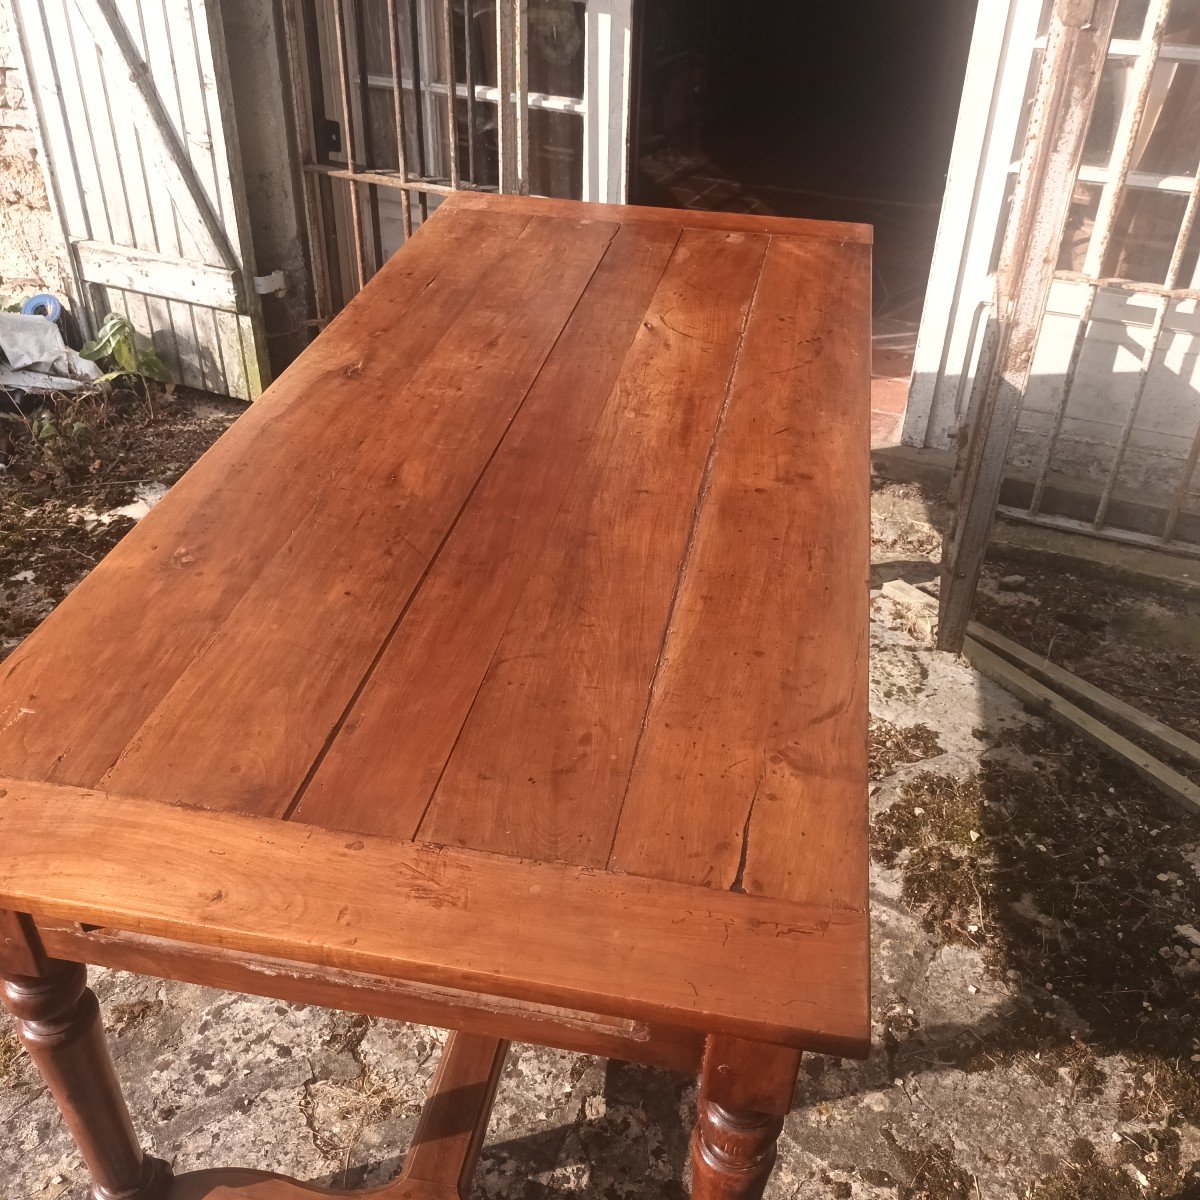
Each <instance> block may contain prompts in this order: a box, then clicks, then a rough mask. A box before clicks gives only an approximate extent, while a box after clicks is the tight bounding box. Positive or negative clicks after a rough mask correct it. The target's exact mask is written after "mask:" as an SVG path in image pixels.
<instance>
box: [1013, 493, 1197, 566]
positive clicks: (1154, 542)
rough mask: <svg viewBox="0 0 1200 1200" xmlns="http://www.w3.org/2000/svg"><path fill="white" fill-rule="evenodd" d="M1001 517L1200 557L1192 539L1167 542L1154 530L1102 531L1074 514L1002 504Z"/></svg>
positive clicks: (1112, 529) (1110, 528)
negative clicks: (1053, 513)
mask: <svg viewBox="0 0 1200 1200" xmlns="http://www.w3.org/2000/svg"><path fill="white" fill-rule="evenodd" d="M996 511H997V513H999V515H1000V516H1002V517H1005V518H1007V519H1008V520H1010V521H1018V522H1020V523H1022V524H1031V525H1042V526H1045V527H1047V528H1049V529H1061V530H1063V531H1064V532H1065V533H1080V534H1084V535H1086V536H1087V537H1095V538H1103V539H1104V540H1105V541H1109V542H1120V543H1122V544H1124V545H1129V546H1145V547H1147V548H1149V549H1151V550H1164V551H1166V552H1167V553H1169V554H1178V555H1180V556H1181V557H1185V558H1197V557H1200V545H1195V544H1193V543H1192V542H1176V541H1171V542H1164V541H1163V540H1162V538H1160V537H1156V536H1155V535H1154V534H1152V533H1139V532H1138V531H1137V530H1135V529H1117V528H1114V527H1112V526H1110V527H1108V528H1107V529H1104V530H1103V531H1101V530H1098V529H1097V528H1096V527H1095V526H1094V525H1093V524H1092V523H1091V522H1090V521H1077V520H1075V519H1074V518H1073V517H1056V516H1049V515H1047V514H1046V513H1041V514H1039V515H1038V516H1037V517H1031V516H1030V515H1029V513H1028V511H1027V510H1026V509H1024V508H1012V507H1010V506H1008V505H1004V504H1002V505H1000V507H999V508H997V509H996Z"/></svg>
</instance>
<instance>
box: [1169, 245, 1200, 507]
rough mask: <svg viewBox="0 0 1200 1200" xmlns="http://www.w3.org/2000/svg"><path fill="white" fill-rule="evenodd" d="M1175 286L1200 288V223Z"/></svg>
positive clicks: (1187, 249)
mask: <svg viewBox="0 0 1200 1200" xmlns="http://www.w3.org/2000/svg"><path fill="white" fill-rule="evenodd" d="M1175 285H1176V287H1181V288H1196V287H1200V221H1197V222H1196V223H1195V224H1194V225H1193V226H1192V234H1191V237H1189V238H1188V240H1187V245H1186V246H1185V247H1184V250H1183V261H1182V263H1180V266H1179V278H1178V279H1177V280H1176V281H1175ZM1196 482H1197V483H1198V484H1200V478H1197V480H1196Z"/></svg>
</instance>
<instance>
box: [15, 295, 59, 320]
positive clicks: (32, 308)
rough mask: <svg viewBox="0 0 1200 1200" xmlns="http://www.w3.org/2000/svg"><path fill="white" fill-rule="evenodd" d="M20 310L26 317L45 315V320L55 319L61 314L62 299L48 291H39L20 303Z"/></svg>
mask: <svg viewBox="0 0 1200 1200" xmlns="http://www.w3.org/2000/svg"><path fill="white" fill-rule="evenodd" d="M21 311H22V312H23V313H24V314H25V315H26V316H27V317H45V318H46V320H47V321H57V320H58V318H59V317H61V316H62V301H61V300H59V298H58V297H57V296H52V295H50V293H49V292H41V293H39V294H38V295H36V296H30V297H29V299H28V300H26V301H25V303H24V304H22V305H21Z"/></svg>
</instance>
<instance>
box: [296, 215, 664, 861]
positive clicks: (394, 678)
mask: <svg viewBox="0 0 1200 1200" xmlns="http://www.w3.org/2000/svg"><path fill="white" fill-rule="evenodd" d="M678 236H679V235H678V232H677V231H676V230H673V229H670V228H669V227H667V226H661V227H655V226H647V225H634V226H628V227H622V228H621V230H620V231H619V232H618V233H617V235H616V237H615V238H614V240H613V242H612V244H611V246H610V247H609V249H608V252H607V253H606V255H605V257H604V260H603V262H602V263H601V265H600V267H599V269H598V270H597V272H596V274H595V276H594V277H593V279H592V281H591V283H590V284H589V286H588V289H587V291H586V293H585V294H584V296H583V299H582V300H581V301H580V303H579V306H578V308H577V309H576V310H575V313H574V314H573V316H572V318H571V320H570V322H569V323H568V325H567V327H566V328H565V329H564V331H563V333H562V336H561V337H560V338H559V340H558V342H557V344H556V345H555V347H554V350H553V352H552V353H551V355H550V357H549V359H548V360H547V362H546V365H545V366H544V367H543V368H542V371H541V373H540V374H539V375H538V378H537V382H536V383H535V384H534V386H533V388H532V389H531V390H530V393H529V396H528V397H527V399H526V401H525V403H524V404H523V405H522V407H521V411H520V413H519V414H518V416H517V418H516V420H515V421H514V422H513V427H512V429H511V431H510V432H509V434H508V436H507V437H506V438H505V440H504V443H503V445H502V446H501V447H500V449H499V451H498V452H497V454H496V458H495V461H494V462H493V464H492V466H491V467H490V468H489V470H488V473H487V475H485V477H484V479H483V481H482V482H481V484H480V486H479V488H478V490H477V491H476V493H475V494H474V496H473V497H472V498H471V501H470V503H469V504H468V506H467V508H466V510H465V511H464V513H463V516H462V518H461V520H460V521H459V522H458V524H457V526H456V527H455V529H454V531H453V533H452V534H451V535H450V538H449V539H448V540H447V542H446V545H445V547H444V548H443V549H442V551H441V553H440V554H439V555H438V559H437V562H436V563H435V564H434V566H433V568H432V570H431V571H430V573H429V576H428V578H427V579H426V580H425V582H424V583H423V584H422V585H421V590H420V591H419V592H418V593H417V596H416V597H415V599H414V601H413V604H412V607H411V608H410V609H409V611H408V613H407V614H406V615H405V618H404V620H403V622H402V623H401V625H400V627H399V629H398V630H397V631H396V635H395V637H394V638H393V640H392V641H391V643H390V644H389V646H388V648H387V650H386V651H385V653H384V654H383V656H382V658H381V659H380V661H379V664H378V666H377V667H376V668H375V670H374V671H373V672H372V675H371V679H370V680H369V682H368V683H367V685H366V687H365V689H364V690H363V693H362V695H361V697H359V699H358V701H357V702H356V704H355V706H354V708H353V710H352V711H351V712H350V714H349V716H348V718H347V720H346V722H345V724H344V726H343V728H342V730H341V733H340V734H339V735H338V737H337V739H336V740H335V741H334V742H333V744H332V746H331V747H330V750H329V753H328V755H327V756H326V757H325V759H324V761H323V762H322V763H321V765H320V767H319V769H318V770H317V771H316V773H315V775H314V776H313V778H312V780H311V782H310V783H309V785H308V787H307V789H306V790H305V792H304V794H303V796H302V798H301V800H300V803H299V806H298V807H297V809H296V819H297V820H302V821H306V822H309V823H311V824H315V825H327V824H330V823H331V822H336V824H337V825H338V827H339V828H345V829H356V830H360V831H362V832H364V833H378V834H387V835H394V836H399V837H413V836H414V835H415V834H416V831H417V826H418V824H419V823H420V820H421V817H422V816H423V815H424V812H425V808H426V806H427V805H428V803H429V799H430V797H431V796H432V795H433V790H434V788H435V787H436V785H437V781H438V778H439V776H440V775H441V772H442V769H443V767H444V766H445V764H446V760H447V759H448V758H449V757H450V751H451V749H452V748H453V746H454V742H455V739H456V738H457V737H458V734H459V730H461V728H462V725H463V721H464V720H465V719H466V715H467V712H468V711H469V709H470V706H471V703H472V701H473V700H474V699H475V696H476V694H477V693H478V691H479V685H480V683H481V682H482V681H483V676H484V673H485V671H486V670H487V668H488V665H489V663H490V662H491V660H492V656H493V654H494V653H495V650H496V646H497V644H498V642H499V640H500V637H501V635H502V634H503V632H504V629H505V626H506V625H507V624H508V621H509V619H510V617H511V616H512V611H513V608H514V606H515V605H516V602H517V600H518V599H519V598H520V595H521V591H522V589H523V588H524V586H525V581H526V580H527V578H528V576H529V573H530V570H531V568H532V566H533V563H534V561H535V560H536V558H537V555H538V553H539V551H540V550H541V548H542V546H543V544H544V543H545V540H546V535H547V532H548V530H549V528H550V525H551V523H552V521H553V520H554V516H555V514H556V513H557V511H558V508H559V505H560V503H561V501H562V497H563V494H564V493H565V492H566V490H567V488H568V486H569V484H570V482H571V480H572V478H573V477H574V475H575V471H576V468H577V467H578V466H579V463H580V461H581V460H582V459H583V456H584V454H585V452H586V450H587V447H588V445H589V444H590V442H591V439H592V435H593V431H594V430H595V427H596V423H597V421H598V419H599V418H600V414H601V412H602V411H603V409H604V406H605V403H606V401H607V399H608V397H609V396H610V393H612V391H613V384H614V383H615V381H616V378H617V374H618V372H619V370H620V368H621V363H622V361H623V360H624V358H625V355H626V352H627V350H628V349H629V346H630V343H631V342H632V341H633V338H634V335H635V334H636V333H637V332H638V330H640V329H641V327H642V314H643V313H644V311H645V309H646V306H647V305H648V304H649V302H650V298H651V296H652V295H653V293H654V291H655V289H656V287H657V286H658V282H659V280H660V279H661V277H662V273H663V270H664V268H665V267H666V264H667V261H668V259H669V258H670V256H671V252H672V250H673V249H674V246H675V243H676V241H677V240H678ZM397 730H402V731H403V736H402V737H397V736H396V731H397Z"/></svg>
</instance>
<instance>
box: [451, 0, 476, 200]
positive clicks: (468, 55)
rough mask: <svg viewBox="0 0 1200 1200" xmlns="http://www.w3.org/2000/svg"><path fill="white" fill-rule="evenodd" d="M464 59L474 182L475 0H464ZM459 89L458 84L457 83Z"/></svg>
mask: <svg viewBox="0 0 1200 1200" xmlns="http://www.w3.org/2000/svg"><path fill="white" fill-rule="evenodd" d="M463 59H464V60H465V61H464V66H465V67H466V70H465V71H464V72H463V74H464V76H465V78H466V85H467V86H466V92H467V174H468V175H469V176H470V177H471V182H472V183H478V182H479V169H478V167H477V166H476V163H475V142H476V140H477V138H476V135H477V130H478V122H477V119H476V113H475V104H476V100H475V0H463ZM455 90H456V91H457V90H458V89H457V84H456V85H455Z"/></svg>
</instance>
